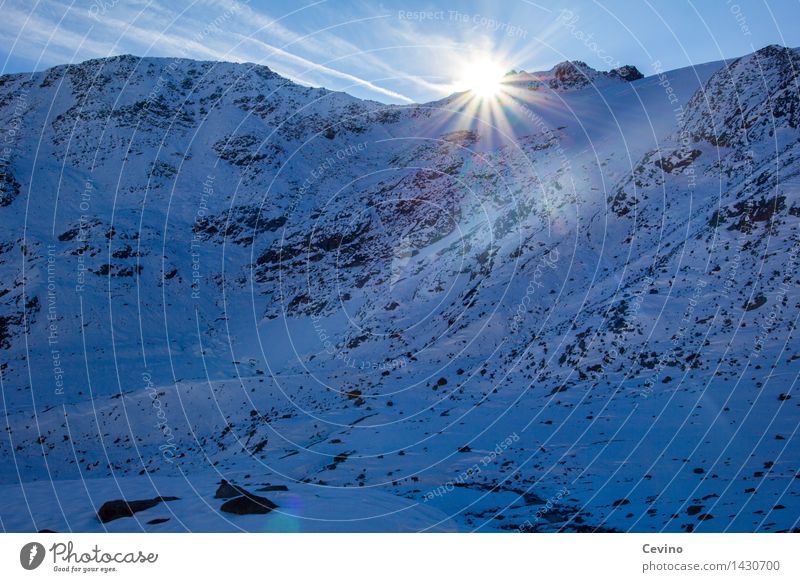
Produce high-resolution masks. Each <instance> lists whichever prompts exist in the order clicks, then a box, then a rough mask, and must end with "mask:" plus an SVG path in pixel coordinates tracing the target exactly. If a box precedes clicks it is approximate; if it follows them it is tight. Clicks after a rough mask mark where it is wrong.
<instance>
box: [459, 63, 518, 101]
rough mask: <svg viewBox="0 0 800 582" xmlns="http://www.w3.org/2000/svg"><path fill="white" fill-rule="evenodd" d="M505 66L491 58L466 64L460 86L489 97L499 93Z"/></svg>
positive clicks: (486, 97)
mask: <svg viewBox="0 0 800 582" xmlns="http://www.w3.org/2000/svg"><path fill="white" fill-rule="evenodd" d="M505 72H506V71H505V69H504V67H503V66H502V65H501V64H500V63H498V62H496V61H493V60H491V59H489V58H481V59H478V60H475V61H472V62H469V63H466V64H465V65H464V69H463V72H462V76H461V79H460V81H459V83H458V85H459V87H460V88H461V89H462V90H464V89H467V90H469V91H472V92H473V93H475V95H477V96H478V97H481V98H483V99H488V98H491V97H494V96H495V95H497V93H498V92H499V91H500V88H501V86H502V84H503V77H504V76H505Z"/></svg>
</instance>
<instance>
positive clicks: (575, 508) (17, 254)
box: [0, 46, 800, 531]
mask: <svg viewBox="0 0 800 582" xmlns="http://www.w3.org/2000/svg"><path fill="white" fill-rule="evenodd" d="M798 65H800V52H798V51H797V50H795V49H786V48H782V47H776V46H770V47H766V48H764V49H761V50H760V51H758V52H756V53H754V54H751V55H747V56H745V57H742V58H740V59H736V60H733V61H730V62H727V63H723V62H717V63H709V64H706V65H701V66H698V67H690V68H686V69H681V70H677V71H670V72H665V73H663V74H659V75H655V76H652V77H648V78H639V77H640V75H638V71H635V69H633V68H632V67H628V68H624V70H623V71H616V72H614V71H612V72H609V73H603V72H598V71H594V70H592V69H590V68H589V67H587V66H586V65H585V64H584V63H569V62H568V63H561V64H560V65H557V66H556V67H554V69H553V70H551V71H548V72H543V73H517V74H516V75H514V76H510V77H509V78H508V79H507V85H506V91H505V92H504V94H502V95H501V96H500V97H498V99H497V100H496V101H492V102H480V101H476V100H475V99H474V98H472V97H471V96H470V95H469V94H457V95H453V96H451V97H449V98H447V99H444V100H442V101H438V102H435V103H429V104H420V105H410V106H393V105H392V106H388V105H383V104H380V103H376V102H369V101H361V100H358V99H356V98H354V97H351V96H349V95H346V94H342V93H336V92H330V91H327V90H324V89H316V88H308V87H302V86H299V85H295V84H293V83H291V82H289V81H287V80H285V79H283V78H281V77H279V76H278V75H276V74H275V73H273V72H272V71H270V70H269V69H268V68H267V67H264V66H259V65H248V64H230V63H212V62H196V61H190V60H185V59H156V58H146V59H139V58H136V57H131V56H121V57H113V58H109V59H102V60H95V61H88V62H86V63H82V64H80V65H75V66H62V67H55V68H53V69H50V70H48V71H46V72H43V73H36V74H32V75H27V74H26V75H10V76H5V77H1V78H0V128H4V131H5V135H4V139H5V143H6V144H7V145H8V147H7V148H6V153H5V154H4V156H3V162H4V163H3V174H2V176H3V178H2V196H0V216H2V220H3V222H2V224H3V226H4V229H3V231H2V233H1V234H0V273H2V280H3V283H2V289H1V290H0V301H2V310H1V311H0V349H2V353H3V359H2V364H1V368H2V370H1V371H2V375H1V376H0V378H1V379H2V397H3V401H2V410H3V418H4V425H5V426H4V438H3V439H0V455H2V459H3V460H4V463H3V464H2V469H0V524H2V527H3V528H4V529H5V530H11V531H30V530H40V529H51V530H57V531H65V530H72V531H104V530H108V531H131V530H133V531H139V530H148V531H187V530H188V531H240V530H244V531H439V530H443V531H452V530H459V531H476V530H477V531H661V530H663V531H787V530H792V529H796V528H797V521H798V515H799V512H800V500H799V499H798V483H800V482H799V481H798V473H797V471H798V460H799V458H798V446H797V438H798V435H797V428H798V420H799V419H800V415H799V414H798V408H797V406H798V402H800V401H799V400H798V399H797V397H796V390H795V382H796V380H797V374H798V370H799V369H800V363H798V361H799V360H800V353H798V348H799V346H798V342H797V340H796V338H795V322H796V319H797V316H798V314H799V313H800V311H798V299H799V295H798V290H797V284H798V281H800V273H799V272H798V265H797V262H798V253H799V252H800V241H798V234H797V232H798V231H797V220H798V216H800V201H798V186H800V178H798V174H799V173H800V163H799V162H798V155H800V131H799V130H798V120H799V119H798V116H800V97H798V77H797V70H798ZM221 479H227V480H229V481H232V482H234V483H236V484H239V485H241V486H244V487H246V488H247V489H248V490H249V491H255V490H257V489H258V488H260V487H264V486H268V485H272V486H274V485H284V486H285V487H286V488H287V489H288V490H287V491H271V492H268V493H264V495H265V496H267V497H268V498H270V499H271V500H272V501H273V502H275V503H276V504H277V505H278V508H277V509H275V510H273V511H271V512H269V513H268V514H266V515H233V514H228V513H224V512H221V511H220V509H219V508H220V505H221V502H220V500H219V499H216V498H214V493H215V490H216V487H217V484H218V483H219V481H220V480H221ZM162 495H163V496H177V497H179V498H180V499H179V500H177V501H171V502H165V503H161V504H159V505H157V506H156V507H153V508H151V509H148V510H146V511H143V512H141V513H137V514H135V515H134V516H133V517H129V518H124V519H118V520H115V521H113V522H110V523H106V524H104V523H101V522H100V521H99V520H98V519H97V517H96V515H95V512H96V510H97V508H98V507H99V506H100V505H102V503H104V502H106V501H109V500H113V499H149V498H152V497H155V496H162ZM154 518H155V519H156V523H152V524H150V523H147V522H148V521H152V520H153V519H154ZM165 518H168V519H167V521H161V519H165Z"/></svg>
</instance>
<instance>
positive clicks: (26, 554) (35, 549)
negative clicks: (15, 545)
mask: <svg viewBox="0 0 800 582" xmlns="http://www.w3.org/2000/svg"><path fill="white" fill-rule="evenodd" d="M44 554H45V551H44V546H43V545H42V544H40V543H39V542H29V543H27V544H25V545H24V546H22V549H21V550H20V551H19V563H20V564H22V567H23V568H25V569H26V570H35V569H36V568H38V567H39V566H41V565H42V562H44Z"/></svg>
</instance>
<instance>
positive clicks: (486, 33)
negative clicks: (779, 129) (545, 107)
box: [0, 0, 800, 103]
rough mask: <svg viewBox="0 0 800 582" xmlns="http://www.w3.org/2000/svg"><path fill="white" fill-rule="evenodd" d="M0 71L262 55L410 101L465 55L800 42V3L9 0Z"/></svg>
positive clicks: (298, 71)
mask: <svg viewBox="0 0 800 582" xmlns="http://www.w3.org/2000/svg"><path fill="white" fill-rule="evenodd" d="M0 14H2V19H0V37H1V38H2V43H1V44H0V47H2V48H1V49H0V52H1V53H2V54H0V58H1V59H2V60H1V61H0V62H2V70H3V72H4V73H9V72H20V71H31V70H41V69H45V68H47V67H49V66H52V65H56V64H62V63H73V62H80V61H83V60H86V59H89V58H96V57H103V56H109V55H114V54H123V53H131V54H135V55H139V56H185V57H187V58H195V59H203V60H228V61H242V62H255V63H259V64H264V65H267V66H269V67H271V68H272V69H274V70H275V71H277V72H278V73H280V74H282V75H284V76H286V77H289V78H291V79H293V80H295V81H298V82H302V83H306V84H310V85H322V86H325V87H328V88H331V89H336V90H343V91H347V92H349V93H352V94H354V95H357V96H359V97H365V98H370V99H376V100H380V101H385V102H394V103H404V102H410V101H429V100H432V99H438V98H440V97H443V96H445V95H447V94H449V93H452V92H453V91H454V90H457V89H460V88H463V87H459V80H460V79H461V78H463V76H464V73H465V70H468V68H469V65H470V63H471V62H475V61H476V60H479V59H486V58H487V57H488V58H490V59H492V60H496V61H499V62H500V63H502V65H503V66H504V67H508V68H516V69H524V70H528V71H534V70H541V69H549V68H550V67H551V66H552V65H554V64H555V63H558V62H560V61H563V60H567V59H571V60H574V59H578V60H583V61H586V62H587V63H588V64H589V65H591V66H593V67H595V68H597V69H603V70H606V69H608V68H611V66H610V65H619V64H633V65H636V66H637V67H639V69H640V70H641V71H642V72H644V73H645V74H650V73H652V72H653V70H654V67H653V63H654V62H656V61H659V62H660V63H661V66H662V67H663V68H664V70H668V69H673V68H679V67H685V66H689V65H692V64H699V63H703V62H708V61H713V60H720V59H723V58H731V57H736V56H740V55H742V54H746V53H749V52H752V51H753V50H755V49H758V48H761V47H762V46H765V45H767V44H773V43H774V44H783V45H787V46H800V26H799V25H798V22H799V21H800V0H769V1H765V0H752V1H750V0H705V1H703V0H695V1H682V0H671V1H661V0H659V1H655V0H643V1H641V2H640V1H635V2H634V1H603V2H595V1H591V0H586V1H583V0H582V1H556V2H548V1H541V2H533V1H528V0H503V1H502V2H500V1H494V2H491V1H484V0H471V1H470V0H467V1H455V0H452V1H416V0H400V1H391V2H390V1H384V2H366V1H360V0H323V1H316V0H314V1H305V0H301V1H288V0H277V1H269V2H259V1H257V0H250V1H234V0H202V1H195V2H191V1H189V2H168V1H166V0H156V1H148V0H89V1H83V0H81V1H76V2H67V1H59V0H50V1H46V2H31V1H25V0H6V1H4V2H3V3H2V8H0Z"/></svg>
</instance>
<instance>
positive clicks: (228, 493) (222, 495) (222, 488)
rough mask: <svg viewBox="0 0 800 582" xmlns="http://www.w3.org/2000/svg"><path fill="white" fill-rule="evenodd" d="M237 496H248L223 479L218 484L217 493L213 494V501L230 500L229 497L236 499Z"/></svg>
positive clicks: (240, 488) (236, 486)
mask: <svg viewBox="0 0 800 582" xmlns="http://www.w3.org/2000/svg"><path fill="white" fill-rule="evenodd" d="M238 495H248V492H247V491H246V490H245V489H243V488H242V487H239V486H238V485H233V484H232V483H229V482H228V481H226V480H225V479H223V480H222V482H220V484H219V487H217V492H216V493H214V498H215V499H230V498H231V497H236V496H238Z"/></svg>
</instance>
